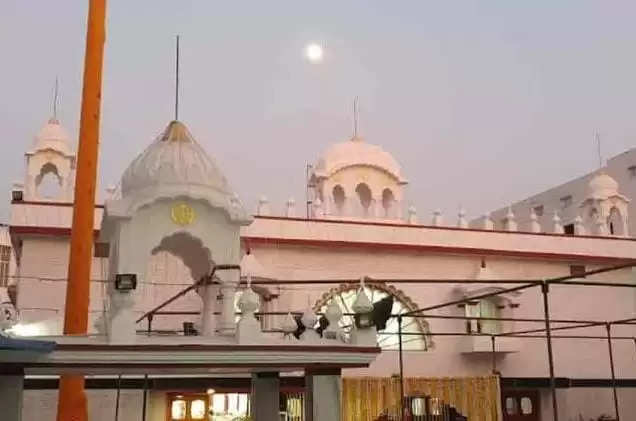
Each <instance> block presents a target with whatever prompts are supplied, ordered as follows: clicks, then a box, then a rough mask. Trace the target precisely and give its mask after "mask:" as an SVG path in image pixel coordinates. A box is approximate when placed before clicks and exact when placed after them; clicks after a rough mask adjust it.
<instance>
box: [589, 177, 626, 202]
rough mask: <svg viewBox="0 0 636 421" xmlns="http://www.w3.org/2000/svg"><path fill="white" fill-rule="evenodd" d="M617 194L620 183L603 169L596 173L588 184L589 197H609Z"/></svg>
mask: <svg viewBox="0 0 636 421" xmlns="http://www.w3.org/2000/svg"><path fill="white" fill-rule="evenodd" d="M617 195H619V193H618V183H617V182H616V180H614V179H613V178H612V177H610V176H609V175H607V174H606V173H605V172H603V171H600V172H598V173H596V174H595V175H594V176H593V177H592V179H591V180H590V182H589V184H588V185H587V198H588V199H590V198H591V199H607V198H608V197H612V196H617Z"/></svg>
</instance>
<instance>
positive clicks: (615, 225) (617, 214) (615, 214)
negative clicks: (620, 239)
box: [607, 207, 625, 236]
mask: <svg viewBox="0 0 636 421" xmlns="http://www.w3.org/2000/svg"><path fill="white" fill-rule="evenodd" d="M607 227H608V230H609V233H610V234H611V235H616V236H623V235H625V232H624V229H623V228H624V224H623V217H622V215H621V211H620V210H618V208H617V207H612V209H610V212H609V216H608V217H607Z"/></svg>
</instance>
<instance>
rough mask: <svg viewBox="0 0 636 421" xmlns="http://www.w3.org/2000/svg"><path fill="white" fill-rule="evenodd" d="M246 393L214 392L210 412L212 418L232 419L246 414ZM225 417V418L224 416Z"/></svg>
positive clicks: (247, 398)
mask: <svg viewBox="0 0 636 421" xmlns="http://www.w3.org/2000/svg"><path fill="white" fill-rule="evenodd" d="M248 402H249V396H248V395H247V393H215V394H213V395H212V409H211V411H210V412H211V413H212V416H213V418H212V419H214V420H216V419H217V418H218V419H220V420H225V419H234V418H235V417H244V416H246V415H247V414H248V407H249V404H248ZM226 417H227V418H226Z"/></svg>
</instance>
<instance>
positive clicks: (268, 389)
mask: <svg viewBox="0 0 636 421" xmlns="http://www.w3.org/2000/svg"><path fill="white" fill-rule="evenodd" d="M279 393H280V379H279V377H278V373H277V372H267V373H252V396H251V398H250V399H251V400H250V403H251V413H252V417H253V418H254V421H280V415H279V401H280V395H279ZM338 408H339V407H338Z"/></svg>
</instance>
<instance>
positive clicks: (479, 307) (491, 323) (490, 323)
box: [464, 298, 501, 334]
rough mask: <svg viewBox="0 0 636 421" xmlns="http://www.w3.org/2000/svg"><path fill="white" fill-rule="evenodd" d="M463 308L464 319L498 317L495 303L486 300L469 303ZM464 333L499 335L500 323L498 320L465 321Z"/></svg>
mask: <svg viewBox="0 0 636 421" xmlns="http://www.w3.org/2000/svg"><path fill="white" fill-rule="evenodd" d="M464 308H465V311H466V317H492V318H497V317H499V316H500V314H499V313H500V309H499V307H498V305H497V302H496V301H495V300H491V299H487V298H486V299H483V300H480V301H469V302H468V303H466V306H465V307H464ZM466 333H487V334H496V333H501V322H500V321H498V320H475V319H472V320H467V323H466Z"/></svg>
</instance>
